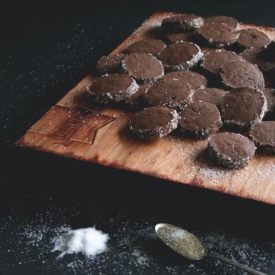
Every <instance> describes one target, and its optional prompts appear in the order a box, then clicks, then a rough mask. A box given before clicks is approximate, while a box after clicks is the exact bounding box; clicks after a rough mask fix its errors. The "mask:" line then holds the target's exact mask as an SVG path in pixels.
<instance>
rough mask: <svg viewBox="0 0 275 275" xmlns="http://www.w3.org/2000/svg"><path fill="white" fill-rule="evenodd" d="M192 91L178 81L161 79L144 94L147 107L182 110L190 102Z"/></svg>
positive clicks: (187, 85)
mask: <svg viewBox="0 0 275 275" xmlns="http://www.w3.org/2000/svg"><path fill="white" fill-rule="evenodd" d="M193 92H194V90H193V89H191V87H190V85H189V84H187V83H186V82H185V81H183V80H179V79H173V78H171V79H163V80H161V81H158V82H156V83H154V84H153V85H152V86H151V87H150V88H149V89H148V90H147V93H146V94H145V99H146V102H147V104H148V105H149V106H163V107H164V106H165V107H170V108H175V109H178V110H179V109H182V108H183V107H184V106H185V105H187V104H188V103H190V102H191V100H192V95H193Z"/></svg>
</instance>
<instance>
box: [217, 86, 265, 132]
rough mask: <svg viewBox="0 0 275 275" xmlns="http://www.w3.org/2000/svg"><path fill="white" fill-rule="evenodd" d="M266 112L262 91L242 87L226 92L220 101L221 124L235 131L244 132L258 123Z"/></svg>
mask: <svg viewBox="0 0 275 275" xmlns="http://www.w3.org/2000/svg"><path fill="white" fill-rule="evenodd" d="M266 110H267V101H266V98H265V96H264V94H263V92H262V91H260V90H258V89H254V88H248V87H242V88H235V89H232V90H230V91H228V92H227V93H226V94H225V95H224V96H223V98H222V100H221V116H222V120H223V122H224V123H225V124H226V125H228V126H230V127H233V128H234V127H236V128H237V129H243V130H246V129H247V128H249V127H250V126H251V125H253V124H255V123H258V122H260V121H261V120H262V119H263V117H264V115H265V113H266Z"/></svg>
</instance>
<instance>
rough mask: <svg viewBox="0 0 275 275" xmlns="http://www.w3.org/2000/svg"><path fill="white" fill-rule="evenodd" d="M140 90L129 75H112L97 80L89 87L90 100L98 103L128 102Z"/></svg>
mask: <svg viewBox="0 0 275 275" xmlns="http://www.w3.org/2000/svg"><path fill="white" fill-rule="evenodd" d="M138 88H139V85H138V84H137V83H136V81H135V79H133V78H132V77H131V76H129V75H127V74H110V75H104V76H102V77H98V78H96V79H95V80H94V81H93V82H92V83H91V84H89V85H88V86H87V91H88V94H89V96H90V98H91V99H92V100H93V101H94V102H98V103H103V104H107V103H116V102H121V101H125V100H127V98H129V97H130V96H132V94H134V93H135V92H136V91H137V90H138Z"/></svg>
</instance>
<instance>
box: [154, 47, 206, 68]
mask: <svg viewBox="0 0 275 275" xmlns="http://www.w3.org/2000/svg"><path fill="white" fill-rule="evenodd" d="M202 56H203V53H202V51H201V49H200V47H199V46H198V45H197V44H195V43H192V42H179V43H172V44H169V45H168V46H167V47H166V48H164V49H163V50H162V51H161V52H160V53H159V59H160V61H161V62H162V64H163V66H164V69H165V71H166V72H171V71H183V70H188V69H191V68H192V67H194V66H195V65H196V64H197V63H198V62H199V60H200V59H201V58H202Z"/></svg>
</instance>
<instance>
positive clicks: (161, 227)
mask: <svg viewBox="0 0 275 275" xmlns="http://www.w3.org/2000/svg"><path fill="white" fill-rule="evenodd" d="M155 231H156V233H157V235H158V236H159V238H160V239H161V240H162V241H163V242H164V243H165V244H166V245H167V246H169V247H170V248H171V249H173V250H174V251H175V252H177V253H179V254H180V255H182V256H184V257H186V258H188V259H190V260H201V259H202V258H204V257H206V256H208V257H212V258H216V259H219V260H222V261H224V262H226V263H228V264H231V265H234V266H237V267H239V268H241V269H243V270H245V271H247V272H250V273H251V274H255V275H267V274H265V273H262V272H260V271H257V270H255V269H253V268H250V267H248V266H246V265H243V264H241V263H239V262H237V261H235V260H231V259H229V258H226V257H224V256H222V255H218V254H214V253H208V252H206V249H205V247H204V246H203V244H202V243H201V241H200V240H199V239H198V238H197V237H196V236H195V235H193V234H192V233H190V232H188V231H186V230H184V229H182V228H180V227H178V226H175V225H172V224H167V223H159V224H157V225H156V226H155Z"/></svg>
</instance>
